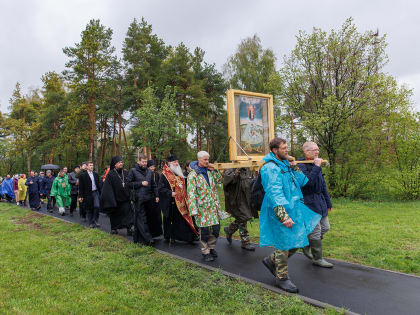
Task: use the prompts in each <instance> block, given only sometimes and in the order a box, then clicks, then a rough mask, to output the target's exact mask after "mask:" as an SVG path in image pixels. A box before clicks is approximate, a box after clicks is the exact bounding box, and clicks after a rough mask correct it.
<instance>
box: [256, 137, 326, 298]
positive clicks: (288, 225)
mask: <svg viewBox="0 0 420 315" xmlns="http://www.w3.org/2000/svg"><path fill="white" fill-rule="evenodd" d="M270 151H271V152H270V153H269V154H268V155H266V156H265V157H264V158H263V160H264V162H265V164H264V166H263V167H262V168H261V171H260V173H261V183H262V186H263V188H264V191H265V196H264V201H263V204H262V207H261V213H260V246H272V247H274V248H275V250H274V252H273V253H272V254H271V255H270V256H268V257H266V258H264V259H263V263H264V265H265V266H266V267H267V268H268V269H269V270H270V272H271V273H272V274H273V275H274V276H275V277H276V286H278V287H279V288H280V289H282V290H285V291H287V292H291V293H297V292H298V288H297V287H296V285H295V284H294V283H293V282H292V281H291V280H290V279H289V276H288V258H289V257H290V256H292V255H293V254H294V253H295V252H296V251H297V249H299V248H302V247H305V246H307V245H308V244H309V242H308V234H310V233H311V232H312V231H313V229H314V228H315V227H316V225H317V224H318V222H319V221H320V219H321V216H320V215H319V214H317V213H315V212H313V211H312V210H311V209H309V208H308V207H307V206H305V205H304V203H303V196H302V191H301V187H303V186H305V185H306V184H307V183H308V181H309V179H308V178H307V177H306V176H305V175H304V174H302V173H301V172H299V171H296V170H295V169H294V168H295V167H296V162H290V163H289V161H288V157H289V155H288V147H287V143H286V141H285V140H284V139H282V138H274V139H273V140H271V141H270ZM321 162H322V160H321V159H316V160H315V161H314V164H315V165H318V166H319V165H321Z"/></svg>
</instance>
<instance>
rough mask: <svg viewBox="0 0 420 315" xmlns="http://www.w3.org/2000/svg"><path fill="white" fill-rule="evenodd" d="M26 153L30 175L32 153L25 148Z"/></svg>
mask: <svg viewBox="0 0 420 315" xmlns="http://www.w3.org/2000/svg"><path fill="white" fill-rule="evenodd" d="M25 153H26V168H27V170H28V175H29V174H30V173H31V155H30V154H29V151H28V150H25Z"/></svg>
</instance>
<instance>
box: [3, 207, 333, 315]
mask: <svg viewBox="0 0 420 315" xmlns="http://www.w3.org/2000/svg"><path fill="white" fill-rule="evenodd" d="M197 250H198V249H197ZM0 270H1V272H0V309H1V313H2V314H46V313H49V314H100V313H116V314H117V313H118V314H133V313H136V314H162V313H172V314H173V313H178V314H193V313H194V314H197V313H200V314H201V313H206V314H210V313H211V314H222V313H240V314H257V313H260V314H263V313H264V314H267V313H280V314H313V313H315V314H325V313H328V314H335V313H336V312H335V311H334V310H327V311H324V310H320V309H316V308H313V307H311V306H309V305H306V304H304V303H303V302H302V301H301V300H299V299H298V298H297V297H287V296H282V295H279V294H275V293H273V292H270V291H268V290H265V289H263V288H262V287H260V286H258V285H251V284H248V283H246V282H244V281H239V280H235V279H232V278H229V277H226V276H224V275H223V274H222V273H220V272H210V271H207V270H205V269H202V268H200V267H197V266H194V265H192V264H189V263H186V262H183V261H181V260H178V259H174V258H171V257H169V256H166V255H163V254H160V253H158V252H157V251H156V250H154V249H153V248H150V247H139V246H137V245H135V244H132V243H130V242H128V241H127V240H125V239H124V238H122V237H118V236H110V235H109V234H107V233H105V232H102V231H99V230H90V229H85V228H83V227H82V226H80V225H77V224H70V223H66V222H62V221H59V220H57V219H55V218H52V217H48V216H41V215H39V214H37V213H34V212H31V211H28V210H26V209H22V208H19V207H17V206H14V205H8V204H0Z"/></svg>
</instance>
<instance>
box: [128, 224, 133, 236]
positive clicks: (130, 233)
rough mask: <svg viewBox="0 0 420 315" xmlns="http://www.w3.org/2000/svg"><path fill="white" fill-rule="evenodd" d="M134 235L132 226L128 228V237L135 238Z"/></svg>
mask: <svg viewBox="0 0 420 315" xmlns="http://www.w3.org/2000/svg"><path fill="white" fill-rule="evenodd" d="M133 234H134V227H133V226H130V227H128V228H127V236H133Z"/></svg>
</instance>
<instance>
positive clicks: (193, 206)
mask: <svg viewBox="0 0 420 315" xmlns="http://www.w3.org/2000/svg"><path fill="white" fill-rule="evenodd" d="M193 163H194V162H193ZM193 163H191V164H192V166H191V165H190V166H191V172H190V173H189V175H188V184H187V193H188V199H189V212H190V215H191V216H195V223H196V224H197V225H198V226H199V227H206V226H212V225H217V224H219V222H220V218H219V212H220V211H221V208H220V200H219V194H218V191H217V185H221V184H222V175H221V174H220V173H219V172H218V171H208V172H207V174H208V178H209V183H208V182H207V180H206V179H205V178H204V175H202V174H199V172H198V171H197V170H196V169H194V166H195V165H194V164H193ZM195 163H197V162H195Z"/></svg>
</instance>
